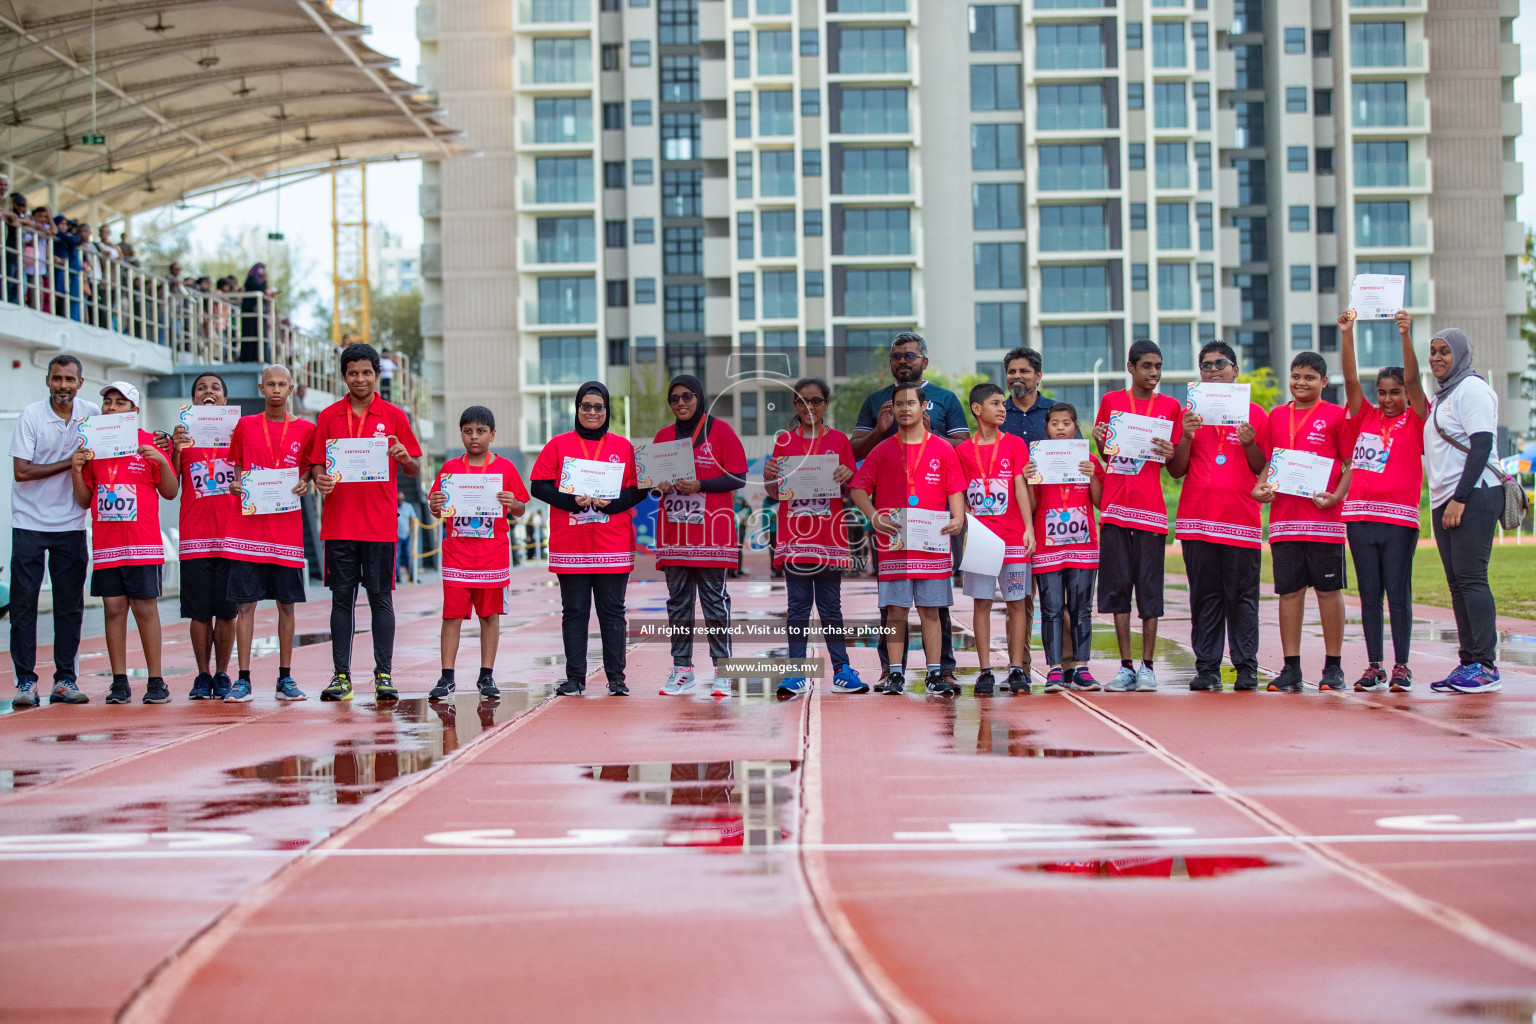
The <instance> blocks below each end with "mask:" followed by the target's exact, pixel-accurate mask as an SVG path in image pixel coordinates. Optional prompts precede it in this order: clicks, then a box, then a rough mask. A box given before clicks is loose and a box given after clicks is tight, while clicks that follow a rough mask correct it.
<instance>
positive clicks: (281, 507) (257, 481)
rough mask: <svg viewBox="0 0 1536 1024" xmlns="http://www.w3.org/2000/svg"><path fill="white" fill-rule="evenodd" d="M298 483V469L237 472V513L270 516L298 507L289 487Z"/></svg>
mask: <svg viewBox="0 0 1536 1024" xmlns="http://www.w3.org/2000/svg"><path fill="white" fill-rule="evenodd" d="M298 483H299V470H298V468H297V467H293V468H290V469H247V470H245V471H244V472H242V473H241V474H240V514H241V515H243V516H270V515H276V514H277V513H279V512H292V511H294V510H295V509H297V508H298V507H299V496H298V495H297V494H294V493H293V489H294V488H295V487H297V486H298Z"/></svg>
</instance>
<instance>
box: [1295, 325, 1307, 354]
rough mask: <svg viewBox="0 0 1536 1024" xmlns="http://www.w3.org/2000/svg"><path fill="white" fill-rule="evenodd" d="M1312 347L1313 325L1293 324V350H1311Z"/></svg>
mask: <svg viewBox="0 0 1536 1024" xmlns="http://www.w3.org/2000/svg"><path fill="white" fill-rule="evenodd" d="M1311 347H1312V325H1311V324H1291V348H1293V349H1298V350H1301V349H1309V348H1311Z"/></svg>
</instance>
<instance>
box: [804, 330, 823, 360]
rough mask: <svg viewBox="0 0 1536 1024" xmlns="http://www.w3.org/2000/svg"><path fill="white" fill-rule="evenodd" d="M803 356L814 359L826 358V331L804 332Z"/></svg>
mask: <svg viewBox="0 0 1536 1024" xmlns="http://www.w3.org/2000/svg"><path fill="white" fill-rule="evenodd" d="M805 354H806V355H807V356H813V357H816V358H826V355H827V332H826V331H806V332H805Z"/></svg>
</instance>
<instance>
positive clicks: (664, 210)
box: [635, 171, 704, 242]
mask: <svg viewBox="0 0 1536 1024" xmlns="http://www.w3.org/2000/svg"><path fill="white" fill-rule="evenodd" d="M703 200H704V172H703V171H662V172H661V215H662V216H663V217H697V216H699V215H700V213H702V212H703V206H704V202H703ZM637 223H638V222H637ZM635 241H636V242H638V241H640V236H639V233H638V229H637V232H636V235H635Z"/></svg>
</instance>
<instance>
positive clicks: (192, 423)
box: [181, 405, 240, 448]
mask: <svg viewBox="0 0 1536 1024" xmlns="http://www.w3.org/2000/svg"><path fill="white" fill-rule="evenodd" d="M239 422H240V407H239V406H238V405H184V406H182V407H181V425H182V426H184V427H186V428H187V433H188V434H190V435H191V436H192V447H193V448H228V447H229V441H230V438H232V437H234V436H235V424H236V423H239Z"/></svg>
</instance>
